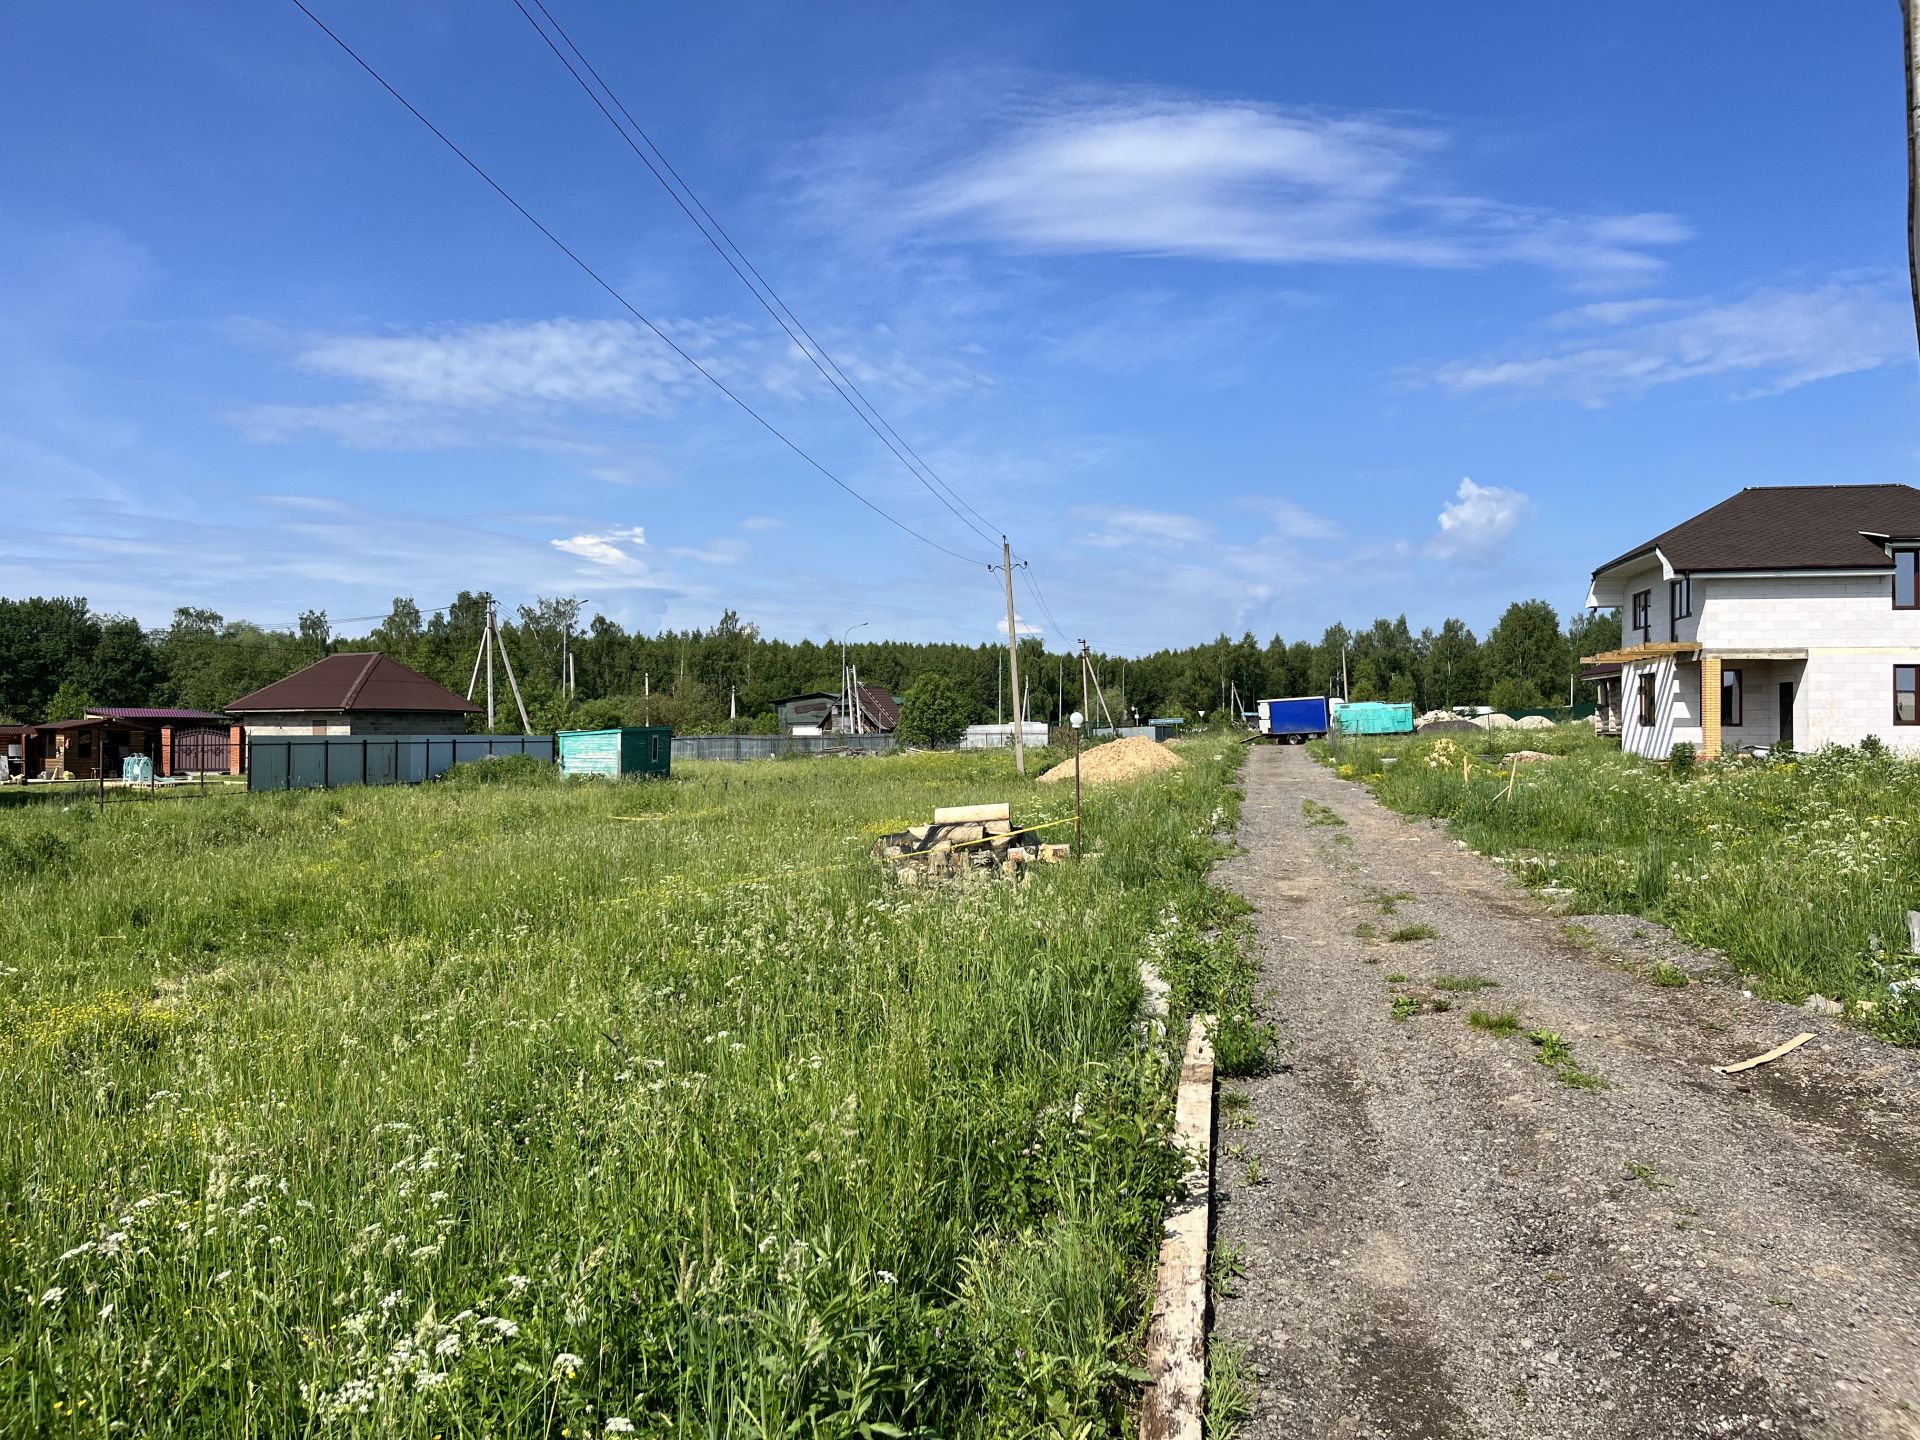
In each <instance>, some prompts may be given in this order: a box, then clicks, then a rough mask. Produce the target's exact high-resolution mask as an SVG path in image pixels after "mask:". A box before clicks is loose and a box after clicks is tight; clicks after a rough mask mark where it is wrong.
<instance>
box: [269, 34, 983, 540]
mask: <svg viewBox="0 0 1920 1440" xmlns="http://www.w3.org/2000/svg"><path fill="white" fill-rule="evenodd" d="M292 4H293V6H294V8H295V9H297V10H298V11H299V12H300V13H301V14H302V15H305V16H306V17H307V19H309V20H311V21H312V22H313V23H314V25H315V26H317V27H318V28H319V30H320V33H321V34H323V35H325V36H326V37H327V38H328V39H329V40H331V41H333V43H334V44H335V45H338V46H339V47H340V49H341V50H343V51H344V52H346V55H347V57H348V58H349V59H351V60H352V61H353V63H354V64H356V65H358V66H359V67H360V68H361V69H362V70H364V71H366V72H367V74H368V75H370V76H372V77H373V79H374V81H375V83H376V84H378V85H379V86H380V88H381V89H383V90H385V91H386V92H387V93H388V94H389V95H391V96H392V97H393V98H394V99H395V100H397V101H399V102H400V104H401V105H403V106H405V107H406V110H407V113H408V114H410V115H412V116H413V118H414V119H416V120H418V121H419V122H420V123H421V124H422V125H424V126H425V127H426V128H427V129H428V130H429V131H431V132H432V134H433V137H434V138H435V139H436V140H438V141H439V142H440V143H441V144H442V145H444V146H446V147H447V149H449V150H451V151H452V152H453V153H454V154H455V155H456V156H458V157H459V158H460V160H461V162H462V163H463V164H465V165H466V167H467V168H468V169H469V170H471V171H473V173H474V174H476V175H478V176H479V177H480V178H481V179H482V180H484V181H485V182H486V183H487V185H488V187H489V188H490V189H492V191H493V192H494V193H495V194H496V195H498V196H499V197H500V198H501V199H502V200H504V201H506V202H507V204H509V205H511V206H512V207H513V208H514V209H515V210H517V211H518V212H519V213H520V217H521V218H522V219H524V220H525V221H526V222H527V223H528V224H529V225H531V226H533V228H534V229H536V230H538V231H539V232H540V233H541V234H542V235H543V236H545V237H546V238H547V240H548V241H550V242H551V243H552V245H553V246H554V248H555V249H557V250H558V251H559V252H560V253H561V254H563V255H565V256H566V257H567V258H568V259H569V260H571V261H572V262H573V263H574V264H575V265H576V266H578V267H579V268H580V270H581V272H582V273H583V274H585V275H586V276H587V278H588V279H590V280H592V281H593V283H594V284H596V285H598V286H599V287H600V288H601V289H602V290H604V291H606V292H607V294H608V295H610V296H612V297H613V299H614V301H615V303H617V304H618V305H619V306H620V307H621V308H622V309H623V310H625V311H626V312H627V313H628V314H629V315H631V316H633V318H634V319H636V320H638V321H639V322H640V323H641V324H642V325H644V326H646V327H647V329H649V330H651V331H652V332H653V333H654V334H655V335H656V336H658V337H659V339H660V341H661V343H662V344H664V345H665V346H666V347H667V348H668V349H670V350H672V351H673V353H674V354H676V355H678V356H679V357H680V358H681V359H682V360H684V361H686V363H687V364H688V365H690V366H692V367H693V369H694V370H696V371H697V372H699V374H700V375H701V376H702V377H703V378H704V379H705V380H706V381H707V382H708V383H709V384H711V385H712V386H713V387H714V388H715V389H716V390H718V391H719V392H720V393H721V394H722V395H725V396H726V397H727V398H728V399H729V400H731V401H733V403H734V404H735V405H738V406H739V407H740V408H741V409H742V410H744V411H746V413H747V414H748V415H750V416H752V417H753V419H754V420H755V421H756V422H757V423H758V424H759V425H760V426H761V427H762V428H763V429H765V430H766V431H767V433H768V434H770V435H772V436H773V437H774V438H775V439H777V440H778V441H780V443H781V444H783V445H785V446H786V447H787V448H788V449H789V450H791V451H793V453H794V454H796V455H798V456H799V457H800V458H801V459H802V460H804V461H806V462H807V464H809V465H811V466H812V467H813V468H814V469H815V470H818V471H819V472H820V473H821V474H822V475H824V476H826V478H827V479H829V480H831V481H832V482H833V483H834V484H835V485H838V486H839V487H840V488H841V489H842V490H844V491H846V492H847V494H849V495H851V496H852V497H853V498H854V499H856V500H858V501H859V502H860V503H861V504H862V505H864V506H866V507H867V508H868V509H869V510H871V511H873V513H874V514H876V515H878V516H879V517H880V518H881V519H883V520H885V521H886V522H887V523H888V524H889V525H892V526H893V527H895V528H896V529H898V530H902V531H905V532H906V533H907V534H908V535H911V536H912V537H913V538H914V539H916V540H918V541H919V542H920V543H921V544H923V545H928V546H931V547H932V548H933V549H935V550H938V551H939V552H940V553H941V554H943V555H948V556H951V557H952V558H953V559H955V560H958V561H959V562H960V563H961V564H963V565H979V564H981V563H982V562H981V561H978V560H973V559H969V558H968V557H967V556H965V555H962V554H960V552H959V551H957V550H949V549H948V548H947V547H946V546H945V545H942V544H941V543H940V542H939V541H937V540H932V539H929V538H928V537H927V536H925V535H923V534H921V533H920V532H919V531H918V530H916V529H914V528H913V527H912V526H911V525H909V524H907V523H906V522H905V521H904V520H897V519H895V518H894V517H893V516H892V515H890V514H888V513H887V512H886V511H885V510H883V509H881V508H880V506H878V505H876V504H875V503H874V502H873V501H871V500H869V499H868V498H867V497H866V496H865V495H862V494H861V493H860V492H859V491H858V490H856V489H854V488H853V487H852V486H851V485H849V484H848V483H847V482H846V481H844V480H842V479H841V478H840V477H839V476H838V475H836V474H834V473H833V471H831V470H829V469H828V468H827V467H826V466H825V465H823V464H821V463H820V462H819V461H818V460H816V459H814V458H813V456H811V455H809V454H808V453H807V452H806V451H805V450H803V449H801V447H800V446H799V444H798V443H797V442H795V441H793V440H791V439H789V438H788V437H787V435H786V433H785V432H784V431H782V430H781V429H780V427H779V426H777V425H775V424H774V423H773V422H772V421H771V420H769V419H767V417H766V416H764V415H762V414H761V413H760V412H759V411H758V410H756V409H754V408H753V406H751V405H749V404H748V403H747V402H746V401H745V400H743V399H741V397H740V396H739V395H737V394H735V393H734V392H733V391H732V390H731V389H729V388H728V387H727V385H726V384H725V383H724V382H722V381H721V380H720V379H719V377H717V376H716V375H714V374H713V372H712V371H710V370H708V369H707V368H706V367H705V366H704V365H702V364H701V363H700V362H699V361H698V360H695V359H694V358H693V356H691V355H689V354H688V353H687V352H686V351H685V350H683V349H682V348H681V347H680V346H679V344H678V343H677V342H676V341H675V340H674V339H673V338H672V337H671V336H670V335H668V334H667V333H666V331H664V330H662V329H661V328H660V327H659V326H658V325H656V324H654V323H653V321H651V320H649V319H648V318H647V317H646V316H645V315H643V314H641V313H640V311H639V309H638V308H637V307H636V306H635V305H634V304H633V302H632V301H630V300H628V299H627V297H626V296H625V295H623V294H621V293H620V291H619V290H617V289H615V288H614V286H613V285H612V283H611V282H609V281H608V280H606V279H605V278H604V277H603V276H602V275H601V274H600V272H599V271H597V270H595V269H594V268H593V267H592V266H591V265H589V264H588V263H587V262H586V261H585V260H583V259H581V258H580V256H579V255H578V254H576V253H575V252H574V251H573V250H572V249H571V248H570V247H569V246H568V245H567V243H566V242H565V241H564V240H562V239H561V238H560V237H559V236H558V235H556V234H554V233H553V231H552V230H550V229H548V228H547V226H546V225H545V224H544V223H543V222H542V221H541V220H540V219H539V217H537V216H536V215H535V214H534V213H533V212H532V211H531V210H529V209H527V207H526V206H524V205H522V204H521V203H520V202H519V201H518V200H516V199H514V197H513V196H512V195H511V194H510V193H509V192H508V191H507V189H506V187H505V186H504V185H502V184H501V183H500V182H499V181H498V180H495V179H494V178H493V176H491V175H489V174H488V173H487V171H486V170H485V168H484V167H482V166H481V164H480V162H479V161H477V160H475V159H474V158H473V157H472V156H471V155H469V154H467V152H466V151H464V150H462V149H461V148H460V147H459V146H458V145H456V144H454V142H453V141H452V140H451V139H449V138H448V137H447V135H446V133H445V132H444V131H442V130H441V129H440V127H439V126H437V125H435V124H434V123H433V122H432V121H431V120H429V119H428V118H427V117H426V116H425V115H424V114H422V113H421V112H420V110H419V108H418V107H417V106H416V105H414V103H413V102H412V101H411V100H409V99H407V97H406V96H404V95H402V94H401V93H400V92H399V91H398V90H396V89H395V88H394V87H393V85H392V84H391V83H390V82H389V81H388V80H387V78H386V76H384V75H382V74H381V73H380V72H379V71H378V70H376V69H374V68H373V66H372V65H371V64H369V63H368V62H367V61H366V60H364V59H362V58H361V56H360V53H359V52H358V51H357V50H355V49H354V48H353V47H352V46H351V45H349V44H347V42H346V41H345V40H343V39H341V38H340V37H339V36H338V35H336V34H335V33H334V32H333V31H332V30H331V29H330V28H328V26H327V23H326V22H325V21H324V20H322V19H321V18H320V17H319V16H318V15H316V14H314V13H313V11H311V10H309V9H308V8H307V7H306V4H305V0H292Z"/></svg>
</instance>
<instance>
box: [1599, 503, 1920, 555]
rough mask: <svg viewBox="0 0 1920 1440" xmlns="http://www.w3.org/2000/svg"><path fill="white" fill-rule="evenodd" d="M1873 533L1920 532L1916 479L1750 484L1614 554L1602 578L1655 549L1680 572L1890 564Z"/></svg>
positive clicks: (1904, 535) (1904, 536)
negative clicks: (1898, 482)
mask: <svg viewBox="0 0 1920 1440" xmlns="http://www.w3.org/2000/svg"><path fill="white" fill-rule="evenodd" d="M1869 535H1881V536H1889V537H1892V538H1895V539H1908V540H1910V539H1915V538H1920V490H1916V489H1915V488H1914V487H1913V486H1911V485H1750V486H1748V487H1747V488H1746V489H1744V490H1742V491H1741V492H1740V493H1739V494H1738V495H1735V496H1733V497H1731V498H1730V499H1727V500H1722V501H1721V502H1720V503H1719V504H1718V505H1715V506H1714V507H1713V508H1712V509H1711V510H1703V511H1701V512H1700V513H1699V514H1698V515H1696V516H1694V517H1693V518H1692V519H1691V520H1683V521H1681V522H1680V523H1679V524H1678V525H1676V526H1674V527H1673V528H1672V529H1671V530H1668V531H1665V532H1663V533H1662V534H1659V535H1656V536H1654V537H1653V539H1651V540H1649V541H1647V542H1646V544H1644V545H1640V546H1637V547H1635V548H1634V549H1632V550H1629V551H1627V553H1626V554H1624V555H1621V556H1618V557H1616V558H1615V559H1612V560H1609V561H1608V562H1607V563H1606V564H1604V565H1602V566H1601V567H1600V568H1599V569H1598V570H1595V571H1594V572H1593V573H1594V574H1595V575H1596V576H1597V575H1600V574H1603V573H1604V572H1606V571H1608V570H1611V569H1613V568H1614V566H1616V565H1620V564H1622V563H1624V562H1626V561H1628V560H1633V559H1637V558H1638V557H1640V556H1642V555H1651V554H1652V553H1653V552H1654V551H1655V550H1656V549H1657V550H1659V551H1660V553H1661V554H1663V555H1665V556H1666V557H1667V560H1668V561H1669V562H1670V563H1671V564H1672V566H1673V568H1674V569H1675V570H1886V569H1890V568H1892V565H1893V562H1892V561H1891V560H1890V559H1889V558H1888V557H1887V552H1886V551H1885V550H1883V549H1882V548H1881V547H1880V543H1879V542H1878V541H1877V540H1872V539H1869V538H1867V537H1868V536H1869Z"/></svg>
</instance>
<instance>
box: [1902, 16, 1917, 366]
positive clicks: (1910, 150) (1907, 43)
mask: <svg viewBox="0 0 1920 1440" xmlns="http://www.w3.org/2000/svg"><path fill="white" fill-rule="evenodd" d="M1900 33H1901V39H1902V41H1903V46H1904V49H1905V51H1906V65H1905V67H1904V68H1905V70H1906V72H1907V283H1908V288H1909V289H1911V290H1912V292H1913V323H1914V328H1915V330H1916V332H1920V193H1916V192H1917V191H1920V69H1916V67H1920V0H1900Z"/></svg>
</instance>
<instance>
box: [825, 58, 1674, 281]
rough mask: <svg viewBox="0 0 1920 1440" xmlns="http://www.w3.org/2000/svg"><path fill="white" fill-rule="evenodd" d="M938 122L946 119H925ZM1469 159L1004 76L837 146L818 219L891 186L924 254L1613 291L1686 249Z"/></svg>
mask: <svg viewBox="0 0 1920 1440" xmlns="http://www.w3.org/2000/svg"><path fill="white" fill-rule="evenodd" d="M995 85H997V86H998V87H999V90H998V93H993V89H992V87H994V86H995ZM983 91H984V93H983ZM934 107H939V109H940V110H941V112H942V117H943V118H942V121H941V123H934V122H933V121H931V120H930V119H929V118H928V117H927V115H926V114H925V113H924V112H926V111H927V110H930V109H932V108H934ZM1464 148H1465V147H1464V146H1462V144H1461V143H1460V141H1459V137H1458V136H1457V135H1456V134H1455V133H1454V132H1453V131H1451V130H1449V129H1448V128H1447V127H1446V126H1445V125H1443V124H1441V123H1439V122H1433V121H1426V122H1415V121H1412V120H1410V119H1407V118H1406V117H1404V116H1400V115H1396V114H1390V113H1385V112H1345V113H1334V112H1328V111H1322V110H1305V109H1296V108H1287V107H1282V106H1277V105H1271V104H1264V103H1259V102H1255V101H1251V100H1237V99H1225V100H1213V99H1203V98H1197V97H1194V96H1192V95H1189V94H1182V93H1178V92H1167V91H1160V90H1145V89H1138V88H1120V87H1095V86H1089V85H1076V84H1073V83H1071V82H1066V81H1061V80H1058V79H1053V78H1037V77H1033V76H1020V75H1016V76H1013V77H1008V76H1005V75H997V76H992V75H990V76H984V77H980V83H978V84H976V85H974V86H972V87H958V88H957V89H956V88H955V87H949V86H929V87H926V93H925V94H924V95H922V96H921V97H918V98H917V99H916V100H915V101H914V102H913V103H912V104H911V105H910V106H908V107H907V113H906V114H905V115H904V116H890V117H887V118H886V119H885V120H884V121H882V122H877V123H876V124H875V126H874V131H873V133H871V134H869V135H866V136H862V137H858V138H853V139H847V138H841V139H840V140H838V141H836V142H835V144H834V145H833V146H832V147H830V149H829V153H827V154H826V155H824V156H822V157H818V163H816V165H815V167H814V168H815V172H816V174H815V178H813V179H811V180H810V181H809V182H808V191H809V195H810V198H811V199H813V200H814V202H815V203H816V204H818V205H821V206H825V207H828V208H833V209H844V208H850V207H851V206H853V205H858V206H859V208H861V209H862V210H863V211H865V213H867V214H873V213H876V207H875V206H874V205H873V204H871V203H869V202H871V201H874V200H877V199H878V198H879V196H878V190H879V189H880V188H882V187H885V188H888V189H891V190H893V191H894V193H895V195H897V194H898V192H899V190H900V189H902V188H904V189H905V190H906V191H907V193H908V194H909V196H910V197H911V198H910V201H909V204H908V205H907V206H906V208H905V209H904V210H903V211H901V212H900V214H901V217H902V218H901V222H900V223H901V232H902V238H908V237H911V238H913V239H916V240H918V241H920V242H922V243H947V242H950V241H952V240H954V239H956V238H957V239H965V240H972V241H978V242H987V243H990V244H994V245H998V246H1002V247H1006V248H1009V249H1014V250H1021V251H1028V252H1043V253H1059V254H1093V253H1114V254H1127V255H1141V256H1190V257H1198V258H1202V259H1211V260H1223V261H1245V262H1254V263H1260V264H1279V265H1304V264H1375V265H1399V266H1416V267H1426V268H1434V267H1437V268H1454V269H1465V268H1478V267H1485V266H1492V265H1499V264H1509V263H1511V264H1524V265H1532V266H1539V267H1542V268H1545V269H1549V270H1556V271H1561V272H1565V273H1568V274H1572V275H1576V276H1578V277H1579V278H1581V279H1582V280H1599V281H1606V282H1616V283H1617V282H1622V281H1632V280H1636V279H1641V278H1644V277H1646V276H1648V275H1650V274H1652V273H1654V272H1656V271H1657V270H1658V269H1659V268H1660V267H1661V263H1662V262H1661V260H1660V258H1659V251H1660V250H1661V249H1662V248H1663V247H1666V246H1670V245H1673V244H1675V243H1677V242H1679V241H1681V240H1685V239H1686V238H1688V236H1689V234H1690V231H1689V229H1688V227H1687V226H1686V225H1685V224H1684V223H1682V222H1681V221H1680V220H1679V219H1678V218H1676V217H1675V216H1672V215H1669V214H1665V213H1659V212H1650V211H1639V212H1631V211H1630V212H1622V213H1610V214H1581V213H1575V212H1570V211H1564V210H1559V209H1555V208H1552V207H1548V206H1543V205H1534V204H1526V203H1516V202H1514V201H1511V200H1506V199H1500V198H1495V197H1492V196H1487V195H1479V194H1474V193H1471V190H1470V188H1468V187H1463V186H1461V185H1460V184H1459V183H1457V181H1456V180H1455V179H1454V178H1453V176H1452V175H1451V174H1450V173H1449V168H1450V167H1449V164H1448V162H1449V160H1451V159H1452V158H1453V157H1455V156H1457V155H1460V154H1461V153H1462V151H1463V150H1464ZM929 173H931V174H932V176H933V178H932V179H931V180H925V179H922V178H920V177H923V176H925V175H927V174H929ZM836 197H838V198H836ZM878 213H883V214H884V213H886V212H885V211H884V210H881V211H879V212H878Z"/></svg>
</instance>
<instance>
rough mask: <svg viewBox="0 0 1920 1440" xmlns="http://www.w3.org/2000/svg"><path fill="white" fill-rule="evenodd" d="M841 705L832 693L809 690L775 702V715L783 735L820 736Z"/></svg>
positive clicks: (838, 698)
mask: <svg viewBox="0 0 1920 1440" xmlns="http://www.w3.org/2000/svg"><path fill="white" fill-rule="evenodd" d="M839 703H840V697H839V696H838V695H835V694H833V693H832V692H831V691H828V690H808V691H806V692H805V693H804V694H800V695H786V696H783V697H781V698H780V699H778V700H776V701H774V702H773V713H774V714H775V715H776V716H777V717H778V718H779V721H780V733H781V734H783V735H818V734H819V733H820V732H821V729H822V728H823V727H824V726H825V725H826V723H827V717H828V716H829V715H831V714H832V713H833V707H834V706H835V705H837V704H839Z"/></svg>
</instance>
